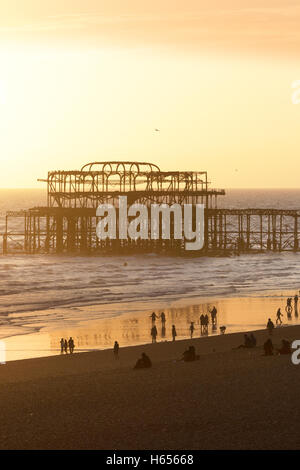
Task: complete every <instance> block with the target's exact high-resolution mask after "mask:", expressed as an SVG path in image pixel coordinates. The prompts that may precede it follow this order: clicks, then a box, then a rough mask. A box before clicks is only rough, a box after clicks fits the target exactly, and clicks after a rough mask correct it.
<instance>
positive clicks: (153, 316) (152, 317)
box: [150, 312, 157, 323]
mask: <svg viewBox="0 0 300 470" xmlns="http://www.w3.org/2000/svg"><path fill="white" fill-rule="evenodd" d="M150 317H151V320H152V323H155V320H156V319H157V315H156V313H155V312H152V313H151V315H150Z"/></svg>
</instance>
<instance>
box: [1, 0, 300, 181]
mask: <svg viewBox="0 0 300 470" xmlns="http://www.w3.org/2000/svg"><path fill="white" fill-rule="evenodd" d="M299 24H300V2H299V0H297V1H289V0H269V1H268V0H260V1H257V0H236V1H234V0H210V1H208V0H207V1H205V2H204V1H201V0H184V1H183V0H179V1H178V0H177V1H176V0H173V1H170V0H160V1H157V0H151V1H148V0H105V1H101V0H64V2H62V1H61V0H60V1H58V0H51V1H50V0H43V1H41V0H36V1H35V0H9V1H6V0H0V187H39V186H41V183H37V182H36V179H37V178H40V177H45V176H46V174H47V171H48V170H57V169H62V170H63V169H66V170H67V169H79V168H80V167H81V166H82V165H83V164H84V163H87V162H90V161H95V160H97V161H101V160H140V161H151V162H153V163H156V164H158V165H159V166H160V167H161V169H163V170H169V169H171V170H176V169H187V170H207V171H208V172H209V177H210V179H211V181H212V183H213V185H214V186H216V187H225V188H228V187H298V179H299V176H298V175H299V173H300V171H299V170H300V163H299V161H300V159H299V150H300V138H299V134H300V133H299V129H300V104H298V105H295V104H292V100H291V96H292V92H293V91H294V90H293V89H292V87H291V85H292V82H294V81H295V80H300V61H299V58H300V28H299ZM155 128H159V129H160V132H155V130H154V129H155Z"/></svg>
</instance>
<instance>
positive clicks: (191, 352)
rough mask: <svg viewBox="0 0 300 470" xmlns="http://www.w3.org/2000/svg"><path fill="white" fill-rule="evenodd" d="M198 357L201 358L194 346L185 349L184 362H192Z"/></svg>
mask: <svg viewBox="0 0 300 470" xmlns="http://www.w3.org/2000/svg"><path fill="white" fill-rule="evenodd" d="M196 359H199V356H196V351H195V348H194V346H189V348H188V349H187V350H186V351H184V353H183V355H182V360H183V361H184V362H192V361H195V360H196Z"/></svg>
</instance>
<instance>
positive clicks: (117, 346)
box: [114, 341, 120, 359]
mask: <svg viewBox="0 0 300 470" xmlns="http://www.w3.org/2000/svg"><path fill="white" fill-rule="evenodd" d="M119 349H120V346H119V343H118V341H115V344H114V356H115V359H119Z"/></svg>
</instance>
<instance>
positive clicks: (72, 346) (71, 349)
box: [68, 336, 75, 354]
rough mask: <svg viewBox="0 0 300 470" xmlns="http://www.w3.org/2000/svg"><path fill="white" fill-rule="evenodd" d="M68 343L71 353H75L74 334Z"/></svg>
mask: <svg viewBox="0 0 300 470" xmlns="http://www.w3.org/2000/svg"><path fill="white" fill-rule="evenodd" d="M68 344H69V350H70V354H73V351H74V347H75V344H74V340H73V338H72V336H70V339H69V341H68Z"/></svg>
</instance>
